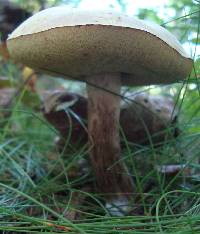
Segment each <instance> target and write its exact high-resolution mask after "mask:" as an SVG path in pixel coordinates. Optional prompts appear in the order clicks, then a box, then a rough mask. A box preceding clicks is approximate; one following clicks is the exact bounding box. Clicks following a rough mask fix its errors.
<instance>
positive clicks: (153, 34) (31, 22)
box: [8, 6, 192, 204]
mask: <svg viewBox="0 0 200 234" xmlns="http://www.w3.org/2000/svg"><path fill="white" fill-rule="evenodd" d="M8 49H9V52H10V55H11V57H12V58H13V59H14V60H16V61H18V62H21V63H23V64H26V65H28V66H30V67H32V68H35V69H37V70H39V71H43V72H46V73H49V74H53V75H56V76H63V77H64V78H66V79H74V80H80V81H84V82H86V84H87V93H88V132H89V136H90V143H91V150H90V159H91V164H92V167H93V171H94V174H95V177H96V185H97V191H99V192H101V193H103V194H104V195H106V199H107V200H108V201H116V204H124V200H123V198H124V199H127V200H129V198H130V196H131V193H133V192H134V191H135V189H134V183H133V181H132V178H131V176H130V175H129V174H128V171H127V169H126V166H125V164H124V162H123V160H122V159H121V151H120V141H119V114H120V98H121V97H120V88H121V86H122V85H135V86H136V85H150V84H168V83H172V82H176V81H178V80H180V79H185V78H186V76H187V75H188V74H189V73H190V71H191V68H192V60H191V58H190V57H189V56H188V54H187V53H186V52H185V51H184V49H183V47H182V46H181V44H180V43H179V42H178V41H177V39H176V38H175V37H174V36H173V35H172V34H171V33H170V32H168V31H167V30H166V29H164V28H162V27H160V26H159V25H156V24H151V23H148V22H145V21H143V20H139V19H136V18H133V17H129V16H127V15H123V14H120V13H114V12H109V11H85V10H80V9H69V8H67V7H65V6H62V7H53V8H49V9H46V10H43V11H41V12H39V13H37V14H35V15H34V16H32V17H31V18H29V19H28V20H26V21H25V22H24V23H22V24H21V25H20V26H19V27H18V28H17V29H16V30H15V31H14V32H13V33H12V34H11V35H10V36H9V38H8ZM63 121H65V120H63Z"/></svg>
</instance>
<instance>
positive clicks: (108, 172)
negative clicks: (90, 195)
mask: <svg viewBox="0 0 200 234" xmlns="http://www.w3.org/2000/svg"><path fill="white" fill-rule="evenodd" d="M87 80H88V85H87V92H88V131H89V139H90V142H91V144H92V149H91V151H90V159H91V163H92V167H93V170H94V173H95V176H96V184H97V191H98V192H100V193H104V194H105V195H106V196H108V199H112V198H116V197H121V196H126V197H128V196H129V195H130V193H132V192H133V187H134V186H133V182H132V179H131V177H130V176H129V175H128V173H127V169H126V166H125V164H124V162H123V161H122V160H120V159H121V148H120V140H119V115H120V88H121V77H120V73H108V74H100V75H94V76H91V77H88V79H87ZM90 84H94V86H92V85H90ZM105 89H107V90H110V92H108V91H105ZM122 193H123V195H122Z"/></svg>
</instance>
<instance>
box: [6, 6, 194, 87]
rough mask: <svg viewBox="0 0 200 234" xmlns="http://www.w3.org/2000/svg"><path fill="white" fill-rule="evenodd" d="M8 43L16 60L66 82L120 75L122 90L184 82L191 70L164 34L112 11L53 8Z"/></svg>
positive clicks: (21, 28) (31, 20) (179, 48)
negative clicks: (89, 77) (127, 87)
mask: <svg viewBox="0 0 200 234" xmlns="http://www.w3.org/2000/svg"><path fill="white" fill-rule="evenodd" d="M7 43H8V49H9V52H10V54H11V57H12V58H13V59H14V60H16V61H18V62H21V63H23V64H26V65H28V66H30V67H33V68H35V69H37V70H40V71H45V72H48V73H51V74H55V75H58V76H64V77H65V78H67V79H77V80H82V81H84V80H85V77H86V76H92V75H95V74H99V73H110V72H120V73H122V84H124V85H147V84H162V83H172V82H176V81H178V80H180V79H185V78H186V77H187V75H188V74H189V73H190V71H191V69H192V59H191V58H190V56H189V55H188V54H187V53H186V52H185V51H184V49H183V47H182V46H181V44H180V43H179V42H178V41H177V39H176V38H175V37H174V36H173V35H172V34H171V33H170V32H168V31H167V30H166V29H164V28H163V27H160V26H159V25H156V24H150V23H148V22H145V21H143V20H138V19H136V18H133V17H129V16H127V15H123V14H119V13H114V12H108V11H83V10H79V9H70V10H69V9H68V8H67V7H54V8H49V9H47V10H44V11H41V12H39V13H37V14H35V15H34V16H32V17H31V18H29V19H28V20H26V21H25V22H24V23H23V24H21V25H20V26H19V27H18V28H17V29H16V30H15V31H14V32H13V33H12V34H11V35H10V36H9V38H8V41H7Z"/></svg>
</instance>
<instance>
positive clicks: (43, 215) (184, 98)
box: [0, 0, 200, 233]
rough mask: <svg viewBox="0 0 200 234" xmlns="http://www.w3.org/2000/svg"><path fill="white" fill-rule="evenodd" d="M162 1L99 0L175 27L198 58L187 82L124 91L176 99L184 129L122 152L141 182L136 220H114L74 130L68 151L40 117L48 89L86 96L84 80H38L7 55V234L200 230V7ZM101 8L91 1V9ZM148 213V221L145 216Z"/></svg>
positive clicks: (3, 75) (3, 139)
mask: <svg viewBox="0 0 200 234" xmlns="http://www.w3.org/2000/svg"><path fill="white" fill-rule="evenodd" d="M4 2H6V1H5V0H0V28H1V22H2V21H1V15H2V11H1V7H2V5H3V4H4ZM84 2H87V6H88V7H90V5H89V4H88V2H89V1H86V0H63V1H62V0H30V1H27V0H12V1H11V3H12V4H15V6H18V7H20V8H22V9H24V10H26V11H27V12H29V13H30V14H34V13H36V12H38V11H39V10H42V9H45V8H48V7H51V6H57V5H60V4H67V5H68V6H69V7H81V6H83V5H84ZM97 2H98V1H97ZM136 2H138V1H136ZM140 2H143V1H142V0H141V1H140ZM149 2H150V1H149ZM158 2H162V1H158ZM163 2H164V4H161V5H160V6H158V7H155V6H154V5H153V4H152V7H151V6H150V4H147V5H145V3H146V1H144V4H143V7H141V5H142V4H140V5H138V6H139V7H135V8H134V1H129V0H112V1H102V2H101V3H102V5H105V6H106V5H107V6H106V7H107V8H110V9H111V10H118V11H121V12H123V13H128V14H129V15H133V16H136V17H139V18H140V19H147V20H150V21H153V22H155V23H158V24H160V25H162V26H163V27H165V28H167V29H168V30H170V31H171V32H172V33H173V34H174V35H176V37H177V38H178V39H179V40H180V41H181V43H182V44H183V45H184V47H185V49H186V50H187V52H188V53H189V54H190V55H191V57H192V58H193V60H194V66H193V71H192V73H191V74H190V76H189V77H188V79H186V80H183V81H180V82H178V83H176V84H170V85H165V86H161V85H152V86H148V87H137V88H126V87H125V88H124V89H123V94H124V93H126V92H133V93H135V92H142V93H147V94H150V95H158V94H159V95H162V96H164V97H171V98H172V99H173V100H174V103H175V108H176V111H177V115H178V122H177V123H176V127H178V128H179V130H180V134H179V136H178V137H177V138H176V139H173V140H170V141H168V142H164V143H163V144H162V145H161V146H160V147H159V148H155V147H154V146H153V145H151V144H150V146H147V145H146V146H141V145H131V144H130V145H129V146H128V147H127V148H126V149H124V150H123V154H124V157H125V158H126V159H127V164H128V165H129V169H130V171H131V173H132V174H133V176H134V177H135V178H136V181H137V183H136V186H137V192H138V193H137V194H136V195H137V199H136V200H135V201H134V202H133V203H134V204H133V207H134V206H136V207H134V209H135V210H136V211H135V214H134V216H133V217H122V218H118V219H115V218H113V217H111V216H110V215H109V214H108V212H107V211H106V210H105V208H104V202H103V201H102V200H101V199H100V198H99V197H98V196H97V195H96V194H94V193H93V192H92V191H91V189H90V186H89V185H90V183H91V181H92V180H93V178H92V177H91V169H90V168H89V169H88V166H86V172H85V171H84V173H83V172H80V165H79V164H81V163H83V164H84V163H85V162H82V161H81V163H80V160H82V159H83V158H87V153H88V151H87V150H88V149H87V148H88V147H87V145H81V146H80V147H77V146H75V145H71V144H70V143H69V138H70V134H71V133H70V131H72V129H71V130H70V131H69V133H68V136H67V139H68V140H67V142H66V145H65V150H62V151H60V149H59V147H58V145H57V142H56V140H55V139H56V137H57V136H58V135H59V133H58V131H57V130H56V129H55V128H54V127H53V126H52V125H51V124H50V123H48V122H47V120H46V119H45V118H44V117H43V114H42V113H41V106H42V102H43V100H44V97H45V95H46V94H45V92H46V91H49V92H50V91H52V90H56V89H59V90H64V89H66V90H67V91H70V92H75V93H79V94H83V95H85V89H84V88H85V86H84V84H82V83H78V82H72V81H63V80H62V79H61V77H60V78H58V79H56V80H55V79H53V78H51V77H50V76H47V75H44V74H35V73H34V72H33V71H32V70H29V69H27V68H24V67H23V66H22V65H19V64H15V63H13V62H12V61H10V59H8V58H5V57H6V56H4V53H2V55H1V57H0V97H1V98H0V116H1V119H0V126H1V128H0V230H2V233H16V232H19V233H22V232H26V233H29V232H30V233H42V232H45V233H67V232H69V231H70V233H79V232H80V233H133V229H134V230H137V232H136V233H155V232H156V233H198V232H200V227H199V223H198V220H199V218H200V208H199V207H200V200H199V195H200V184H199V181H200V173H199V172H200V170H199V169H200V166H199V156H200V98H199V94H200V87H199V80H198V78H199V77H200V37H199V31H200V1H199V0H178V1H177V0H168V1H167V0H166V1H163ZM93 3H94V1H93ZM93 3H92V1H91V5H94V4H93ZM158 5H159V4H158ZM130 8H131V9H132V10H130ZM2 43H3V42H2ZM30 77H31V82H30ZM13 95H14V96H13ZM1 102H2V103H1ZM80 121H82V120H80ZM125 142H126V140H125ZM126 143H127V142H126ZM66 148H67V151H66ZM133 151H134V153H133ZM133 158H134V160H133ZM174 164H175V165H178V166H180V168H179V170H178V172H177V171H176V173H175V172H174V174H173V173H172V174H170V173H169V175H168V173H167V172H164V173H161V170H160V169H158V167H159V168H161V167H162V166H163V165H174ZM81 165H82V164H81ZM181 165H184V168H182V167H181ZM185 167H186V170H185ZM144 168H145V174H144V173H143V172H144ZM84 169H85V168H84ZM83 200H84V202H83ZM141 207H142V208H141ZM141 210H142V212H141ZM140 213H141V214H142V216H139V214H140ZM75 216H78V218H77V217H75ZM74 219H78V220H80V219H81V220H82V222H81V223H80V222H75V223H74V224H72V223H71V222H72V221H74ZM102 224H103V225H102ZM146 224H148V226H147V225H146Z"/></svg>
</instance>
